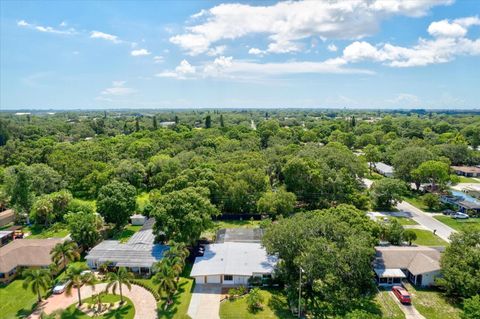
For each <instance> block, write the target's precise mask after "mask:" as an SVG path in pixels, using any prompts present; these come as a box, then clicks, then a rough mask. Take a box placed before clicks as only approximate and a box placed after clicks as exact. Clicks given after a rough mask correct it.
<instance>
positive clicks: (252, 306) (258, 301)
mask: <svg viewBox="0 0 480 319" xmlns="http://www.w3.org/2000/svg"><path fill="white" fill-rule="evenodd" d="M263 301H264V298H263V296H262V295H261V294H260V289H258V288H253V289H252V290H250V292H249V293H248V295H247V306H248V311H250V312H257V311H259V310H261V309H262V308H263V305H262V302H263Z"/></svg>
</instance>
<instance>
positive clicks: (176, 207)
mask: <svg viewBox="0 0 480 319" xmlns="http://www.w3.org/2000/svg"><path fill="white" fill-rule="evenodd" d="M208 197H209V191H208V189H206V188H199V187H197V188H193V187H188V188H185V189H182V190H179V191H173V192H171V193H169V194H166V195H163V196H161V197H160V198H159V199H157V200H155V201H154V202H153V205H154V210H153V212H152V214H153V216H154V217H155V226H154V227H155V232H156V234H157V235H160V234H164V235H165V236H166V239H169V240H174V241H176V242H183V243H186V244H193V243H194V242H195V241H196V240H197V239H198V238H199V237H200V234H201V233H202V231H204V230H205V229H208V228H209V227H210V226H211V224H212V216H216V215H217V214H218V211H217V209H216V208H215V206H213V205H212V203H211V202H210V200H209V198H208Z"/></svg>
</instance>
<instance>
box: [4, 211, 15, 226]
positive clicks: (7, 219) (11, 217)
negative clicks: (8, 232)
mask: <svg viewBox="0 0 480 319" xmlns="http://www.w3.org/2000/svg"><path fill="white" fill-rule="evenodd" d="M14 221H15V212H14V211H13V209H7V210H4V211H3V212H0V227H2V226H5V225H8V224H10V223H13V222H14Z"/></svg>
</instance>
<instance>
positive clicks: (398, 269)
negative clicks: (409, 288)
mask: <svg viewBox="0 0 480 319" xmlns="http://www.w3.org/2000/svg"><path fill="white" fill-rule="evenodd" d="M440 255H441V253H440V251H439V250H438V249H434V248H430V247H425V246H386V247H383V246H382V247H375V260H374V265H373V269H374V271H375V277H376V280H377V283H378V284H379V285H380V286H388V285H395V284H399V283H401V281H402V280H403V279H408V280H409V281H410V282H411V283H412V284H414V285H417V286H433V285H435V278H437V277H439V276H440V270H441V268H440Z"/></svg>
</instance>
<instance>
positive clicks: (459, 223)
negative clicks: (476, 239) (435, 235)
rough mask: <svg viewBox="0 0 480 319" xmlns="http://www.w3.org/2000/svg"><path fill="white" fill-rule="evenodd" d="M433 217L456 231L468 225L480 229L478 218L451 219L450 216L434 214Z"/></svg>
mask: <svg viewBox="0 0 480 319" xmlns="http://www.w3.org/2000/svg"><path fill="white" fill-rule="evenodd" d="M435 218H436V219H438V220H439V221H441V222H442V223H444V224H445V225H448V226H450V227H452V228H453V229H455V230H458V231H464V230H465V229H466V228H469V227H471V228H475V229H479V230H480V218H469V219H453V218H451V217H450V216H435Z"/></svg>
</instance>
